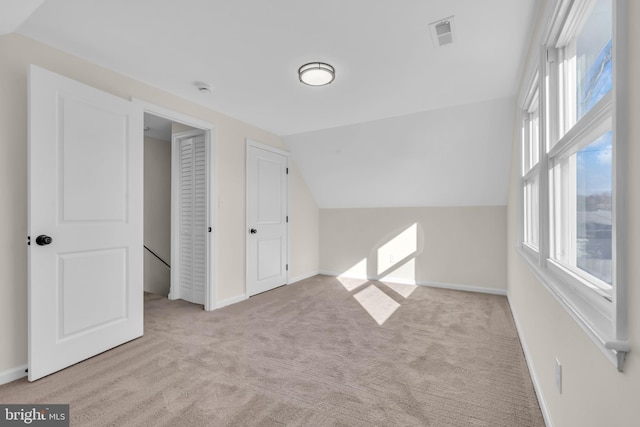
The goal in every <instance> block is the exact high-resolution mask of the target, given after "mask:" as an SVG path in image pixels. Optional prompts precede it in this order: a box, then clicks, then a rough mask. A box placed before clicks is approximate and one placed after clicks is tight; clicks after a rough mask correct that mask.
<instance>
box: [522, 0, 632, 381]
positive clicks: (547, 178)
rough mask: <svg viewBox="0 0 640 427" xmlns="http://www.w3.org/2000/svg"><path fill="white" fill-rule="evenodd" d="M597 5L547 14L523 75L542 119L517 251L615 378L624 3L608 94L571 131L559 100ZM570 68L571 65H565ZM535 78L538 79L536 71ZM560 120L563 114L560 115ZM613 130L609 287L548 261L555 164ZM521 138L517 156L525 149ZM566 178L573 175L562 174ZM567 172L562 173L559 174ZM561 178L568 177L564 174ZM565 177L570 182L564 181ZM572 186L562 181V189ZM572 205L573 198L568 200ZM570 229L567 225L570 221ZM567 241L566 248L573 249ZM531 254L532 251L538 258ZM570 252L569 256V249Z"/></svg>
mask: <svg viewBox="0 0 640 427" xmlns="http://www.w3.org/2000/svg"><path fill="white" fill-rule="evenodd" d="M594 1H595V0H573V1H572V0H556V1H555V2H552V6H551V7H550V8H549V9H548V11H547V13H546V15H545V16H546V18H547V20H546V22H547V23H548V24H547V28H546V30H545V31H543V33H542V35H541V38H540V39H539V40H538V43H539V45H540V46H541V48H540V50H539V51H538V52H535V53H536V54H538V55H536V56H535V57H534V60H533V61H532V62H533V64H534V66H532V67H530V70H529V73H528V75H530V76H535V75H536V74H537V73H539V77H538V79H537V86H538V88H539V89H538V90H539V94H540V96H539V100H540V104H539V107H538V108H539V114H540V119H539V122H540V129H539V133H538V134H539V138H540V144H539V146H540V156H539V162H538V164H537V166H534V167H533V168H531V169H530V170H527V167H528V166H529V163H528V160H527V157H526V156H527V155H526V153H524V152H521V153H520V154H521V159H522V160H521V165H522V168H521V172H522V173H521V174H520V176H521V177H522V178H521V179H522V182H521V185H520V203H519V204H520V215H519V225H520V227H519V233H518V248H519V252H520V254H521V256H522V257H523V258H524V259H525V260H526V261H527V263H528V265H529V266H530V267H531V268H532V270H533V271H534V273H535V274H536V275H537V276H538V278H539V279H540V280H541V281H542V283H543V284H544V286H545V287H546V288H547V290H548V291H549V292H550V293H551V295H553V296H554V297H555V299H556V300H557V301H558V302H559V303H560V305H561V306H562V307H563V308H564V309H566V310H567V312H568V313H569V314H570V315H571V316H572V317H573V319H574V320H575V321H576V322H577V323H578V325H580V327H581V328H582V329H583V330H584V331H585V332H586V334H587V335H588V336H589V337H590V338H591V340H592V341H593V342H594V343H595V344H596V346H597V347H598V348H599V349H600V350H601V351H602V352H603V354H605V356H606V357H607V359H608V360H610V361H611V363H612V364H613V365H614V366H616V367H617V369H618V370H619V371H622V370H623V368H624V361H625V357H626V354H627V353H628V352H629V351H630V349H631V348H630V345H629V341H628V337H627V310H628V309H627V302H626V301H627V280H626V279H627V277H626V268H627V260H626V254H627V238H626V235H627V217H626V212H627V209H626V188H627V165H626V158H627V139H628V131H627V123H628V112H627V95H626V93H625V92H626V89H627V79H628V76H627V69H628V67H627V61H626V57H627V55H626V52H627V36H626V35H627V28H626V25H627V23H626V21H627V20H626V19H625V17H626V14H627V1H628V0H612V3H613V11H612V19H613V22H612V38H613V51H612V55H613V59H612V61H613V68H612V70H613V89H612V90H611V92H610V93H609V94H608V95H606V96H605V97H604V98H602V99H601V100H600V101H599V102H598V103H597V104H596V105H595V106H594V107H593V108H592V109H591V110H590V111H589V112H587V113H586V114H585V115H584V116H583V117H582V118H581V119H580V120H579V121H578V122H577V123H574V121H575V120H574V119H573V117H575V105H574V104H575V102H574V101H573V100H569V99H567V97H565V96H564V95H565V92H566V91H565V90H564V86H565V85H568V86H569V87H575V82H573V81H567V78H569V79H571V78H572V76H571V74H570V73H566V71H565V69H563V67H565V66H566V64H565V62H564V57H565V56H566V57H571V52H570V50H571V49H574V48H575V46H574V45H573V44H572V43H570V42H571V39H572V38H573V37H574V34H575V33H576V29H577V28H578V27H579V24H580V23H581V22H583V20H584V18H585V16H586V14H587V13H588V11H589V10H590V6H591V5H592V4H593V2H594ZM569 66H571V64H569ZM537 70H539V72H538V71H537ZM529 81H531V82H532V83H531V84H529V86H527V87H525V88H524V90H523V91H522V92H521V94H520V99H521V100H522V102H521V103H520V105H521V106H522V110H521V116H522V117H521V123H523V130H524V129H525V127H524V124H525V122H524V120H525V119H526V111H527V110H528V109H529V108H530V105H529V104H528V102H530V100H531V94H532V91H533V90H535V85H536V80H535V78H531V79H530V80H529ZM560 112H563V114H560ZM609 129H611V130H612V149H613V157H612V167H613V177H612V178H613V179H612V190H613V194H612V222H613V224H612V245H613V247H612V285H611V286H609V285H608V284H606V283H604V282H602V281H600V280H599V279H597V278H595V277H593V276H591V275H589V274H588V273H583V272H581V271H578V270H577V269H573V268H569V267H568V266H567V265H564V264H563V263H561V262H558V260H555V259H553V258H552V256H551V255H552V254H553V253H554V252H553V251H552V249H553V245H554V244H555V239H554V234H553V233H554V217H553V215H552V208H553V203H554V202H555V199H554V197H553V187H552V185H553V179H552V170H553V167H554V164H555V163H556V162H559V161H561V160H562V159H566V158H568V156H570V155H571V154H572V153H575V152H576V150H579V149H581V147H583V146H585V145H586V144H588V143H591V142H593V141H594V140H595V139H596V138H597V137H598V136H600V135H602V134H603V133H604V132H605V131H607V130H609ZM525 134H526V132H524V131H523V132H522V138H523V140H522V141H521V143H520V144H519V146H520V149H521V150H523V149H524V148H526V147H527V143H526V140H525V138H528V136H526V135H525ZM568 169H569V170H571V168H570V167H569V168H568ZM564 170H565V171H566V170H567V168H565V169H564ZM563 173H566V172H563ZM569 175H570V174H569ZM534 176H535V177H537V179H538V195H539V199H538V205H539V206H538V209H539V211H538V212H539V228H538V229H539V237H538V248H534V247H532V246H531V245H530V244H527V243H526V242H525V232H526V231H525V227H526V223H525V214H526V213H525V209H524V197H525V185H526V182H527V180H531V179H533V177H534ZM571 179H575V178H568V179H564V180H563V181H562V182H563V183H564V184H566V183H569V185H568V187H571V185H570V184H571V181H570V180H571ZM566 194H567V193H565V197H564V200H563V203H565V202H566V203H575V200H573V201H572V199H571V197H568V198H567V197H566ZM574 199H575V197H574ZM569 222H570V221H569ZM560 228H562V229H563V230H564V232H567V233H571V232H573V233H575V230H573V228H575V227H572V224H564V227H560ZM574 240H575V239H573V238H572V236H569V238H567V240H566V242H573V241H574ZM536 249H537V250H536ZM569 250H571V248H569Z"/></svg>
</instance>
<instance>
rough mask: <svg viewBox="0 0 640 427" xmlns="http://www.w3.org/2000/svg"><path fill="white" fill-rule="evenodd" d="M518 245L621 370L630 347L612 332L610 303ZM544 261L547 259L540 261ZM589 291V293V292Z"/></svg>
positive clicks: (553, 291) (559, 301)
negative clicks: (568, 278) (544, 265)
mask: <svg viewBox="0 0 640 427" xmlns="http://www.w3.org/2000/svg"><path fill="white" fill-rule="evenodd" d="M527 249H528V248H523V247H522V246H518V252H519V254H520V256H521V257H522V258H523V259H524V260H525V261H526V263H527V264H528V265H529V268H531V270H533V272H534V274H535V275H536V276H537V277H538V279H539V280H540V281H541V282H542V284H543V285H544V287H545V288H546V289H547V290H548V291H549V293H550V294H551V295H552V296H553V297H554V298H555V300H556V301H558V303H559V304H560V306H562V307H563V308H564V309H565V310H566V311H567V312H568V313H569V315H570V316H571V317H572V318H573V319H574V320H575V321H576V323H577V324H578V325H579V326H580V327H581V328H582V330H583V331H584V332H585V333H586V334H587V336H588V337H589V338H590V339H591V341H593V342H594V343H595V344H596V346H597V347H598V349H600V351H601V352H602V353H603V354H604V355H605V356H606V358H607V360H609V361H610V362H611V363H612V364H613V365H614V366H615V367H616V368H617V369H618V371H620V372H622V370H623V368H624V362H625V358H626V355H627V353H628V352H629V351H630V350H631V348H630V346H629V342H628V341H626V340H619V339H618V338H617V337H616V336H615V332H614V330H615V329H614V322H613V320H612V319H613V318H614V313H613V305H612V304H611V303H607V302H606V301H605V300H604V298H598V297H596V296H595V293H593V292H591V291H589V290H587V289H581V288H580V287H579V286H576V285H575V284H574V283H571V281H570V280H567V279H566V278H563V277H562V275H561V274H558V271H559V269H558V267H556V266H554V267H551V268H544V267H541V266H540V265H539V259H538V256H535V255H537V254H535V255H534V254H532V251H530V250H527ZM544 263H545V264H546V263H547V261H545V262H544ZM592 294H593V295H592Z"/></svg>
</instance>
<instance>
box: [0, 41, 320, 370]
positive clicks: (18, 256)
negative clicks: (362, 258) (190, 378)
mask: <svg viewBox="0 0 640 427" xmlns="http://www.w3.org/2000/svg"><path fill="white" fill-rule="evenodd" d="M0 58H1V60H0V64H1V65H0V94H2V96H0V198H2V200H3V202H2V203H0V236H2V237H0V294H1V295H2V298H0V343H2V345H0V375H2V373H3V371H7V370H13V369H17V368H18V367H20V366H21V365H23V364H25V363H26V362H27V246H26V245H25V239H26V235H27V68H28V65H29V64H35V65H38V66H40V67H43V68H46V69H48V70H51V71H53V72H55V73H58V74H62V75H64V76H67V77H69V78H72V79H74V80H77V81H80V82H83V83H85V84H88V85H91V86H93V87H96V88H98V89H101V90H103V91H106V92H110V93H112V94H114V95H116V96H119V97H122V98H124V99H129V98H130V97H136V98H139V99H142V100H145V101H148V102H150V103H153V104H157V105H160V106H162V107H166V108H169V109H172V110H175V111H178V112H180V113H182V114H187V115H191V116H193V117H195V118H197V119H200V120H204V121H207V122H210V123H213V124H215V125H216V134H215V144H216V153H215V154H216V173H217V179H216V190H217V197H218V200H217V212H216V214H217V216H216V226H215V230H216V231H217V232H216V247H217V257H216V260H215V261H216V262H215V269H216V272H215V274H216V284H217V293H216V296H217V299H218V302H224V301H225V300H228V299H236V298H239V297H242V296H243V295H244V292H245V224H244V223H245V139H246V138H249V139H251V140H253V141H259V142H262V143H264V144H270V145H272V146H275V147H278V148H282V149H286V147H285V146H284V144H283V143H282V140H281V139H280V138H279V137H278V136H276V135H273V134H271V133H269V132H266V131H263V130H261V129H258V128H255V127H253V126H250V125H248V124H246V123H243V122H240V121H238V120H235V119H232V118H229V117H227V116H224V115H222V114H219V113H217V112H215V111H212V110H210V109H208V108H205V107H202V106H199V105H197V104H194V103H192V102H189V101H187V100H184V99H182V98H179V97H177V96H174V95H171V94H169V93H166V92H163V91H161V90H158V89H156V88H154V87H152V86H148V85H146V84H143V83H141V82H138V81H136V80H133V79H131V78H128V77H125V76H123V75H121V74H117V73H115V72H112V71H110V70H107V69H105V68H102V67H100V66H97V65H95V64H91V63H89V62H87V61H85V60H82V59H80V58H77V57H74V56H71V55H68V54H65V53H63V52H61V51H59V50H56V49H52V48H50V47H48V46H46V45H44V44H41V43H38V42H35V41H33V40H30V39H27V38H25V37H22V36H19V35H16V34H10V35H5V36H1V37H0ZM299 179H301V178H300V176H299V175H293V176H292V177H291V181H293V182H292V183H291V185H292V187H294V188H295V187H296V186H297V188H298V189H299V191H300V192H302V193H304V192H305V191H306V186H304V185H302V184H301V183H299V182H297V181H296V180H299ZM314 205H315V204H314V203H312V199H311V197H310V196H308V195H304V196H303V197H300V198H299V199H294V198H293V197H292V199H291V210H292V211H300V212H307V213H308V212H310V213H311V214H310V215H307V216H305V215H300V216H299V217H298V218H297V221H298V223H297V225H296V227H297V228H298V229H304V228H306V227H309V228H313V227H314V215H313V212H314V209H315V208H314ZM307 220H309V223H308V224H307V223H306V221H307ZM308 237H309V235H307V234H304V235H301V236H296V235H292V236H291V238H290V242H291V247H290V253H292V254H297V255H296V257H297V259H301V258H302V259H305V260H306V261H305V263H306V265H305V267H304V268H308V269H309V272H308V273H309V274H310V273H313V272H314V271H317V269H318V267H317V266H314V265H313V259H314V255H313V251H314V249H313V247H312V246H313V244H314V242H313V236H311V241H310V242H308V241H307V240H306V239H307V238H308ZM307 251H311V254H312V255H310V256H308V257H307V255H306V254H307ZM291 269H292V270H293V271H297V272H298V274H299V275H304V274H308V273H307V272H305V271H303V268H302V267H298V266H296V265H291Z"/></svg>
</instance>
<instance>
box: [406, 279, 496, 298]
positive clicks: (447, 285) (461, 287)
mask: <svg viewBox="0 0 640 427" xmlns="http://www.w3.org/2000/svg"><path fill="white" fill-rule="evenodd" d="M418 286H426V287H430V288H442V289H451V290H454V291H465V292H477V293H480V294H491V295H501V296H507V290H506V289H499V288H485V287H483V286H474V285H458V284H455V283H438V282H427V283H418Z"/></svg>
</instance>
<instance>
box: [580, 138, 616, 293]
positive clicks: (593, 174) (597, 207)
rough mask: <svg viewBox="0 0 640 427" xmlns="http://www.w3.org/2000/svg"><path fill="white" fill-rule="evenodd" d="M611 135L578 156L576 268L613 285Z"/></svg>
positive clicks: (591, 145) (581, 151)
mask: <svg viewBox="0 0 640 427" xmlns="http://www.w3.org/2000/svg"><path fill="white" fill-rule="evenodd" d="M611 137H612V133H611V131H609V132H607V133H606V134H604V135H603V136H602V137H600V138H599V139H598V140H597V141H595V142H594V143H592V144H590V145H589V146H587V147H585V148H584V149H582V150H580V151H579V152H578V153H577V154H576V156H577V161H576V169H577V171H576V172H577V175H576V187H577V200H576V207H577V221H576V226H577V228H576V238H577V242H576V243H577V245H576V265H577V267H578V268H580V269H582V270H584V271H586V272H588V273H590V274H592V275H593V276H595V277H597V278H598V279H600V280H602V281H604V282H607V283H609V284H611V252H612V244H611V225H612V221H611V213H612V209H611V204H612V198H611V193H612V171H613V168H612V163H611V153H612V150H611Z"/></svg>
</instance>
